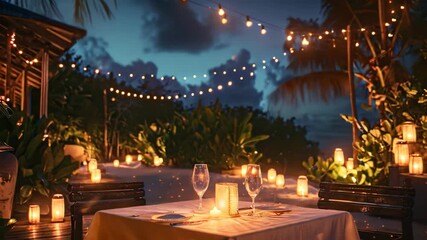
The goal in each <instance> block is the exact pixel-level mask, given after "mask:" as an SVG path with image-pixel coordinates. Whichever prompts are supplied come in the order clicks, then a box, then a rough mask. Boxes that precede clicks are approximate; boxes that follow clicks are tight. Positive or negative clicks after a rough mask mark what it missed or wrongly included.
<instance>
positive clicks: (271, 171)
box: [267, 168, 277, 183]
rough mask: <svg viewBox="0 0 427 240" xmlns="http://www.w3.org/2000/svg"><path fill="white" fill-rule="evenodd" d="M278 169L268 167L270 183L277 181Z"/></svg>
mask: <svg viewBox="0 0 427 240" xmlns="http://www.w3.org/2000/svg"><path fill="white" fill-rule="evenodd" d="M276 176H277V173H276V170H275V169H274V168H270V169H268V173H267V178H268V182H269V183H276Z"/></svg>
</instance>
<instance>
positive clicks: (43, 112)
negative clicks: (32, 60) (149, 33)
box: [40, 49, 49, 117]
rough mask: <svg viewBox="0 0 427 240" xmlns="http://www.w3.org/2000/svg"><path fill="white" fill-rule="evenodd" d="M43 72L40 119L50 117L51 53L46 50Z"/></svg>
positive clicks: (44, 52)
mask: <svg viewBox="0 0 427 240" xmlns="http://www.w3.org/2000/svg"><path fill="white" fill-rule="evenodd" d="M41 64H42V72H41V82H40V117H42V116H46V117H47V116H48V115H47V114H48V111H47V107H48V106H47V100H48V90H49V87H48V86H49V79H48V76H49V53H48V51H46V50H45V49H43V50H42V60H41Z"/></svg>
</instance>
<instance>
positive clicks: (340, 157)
mask: <svg viewBox="0 0 427 240" xmlns="http://www.w3.org/2000/svg"><path fill="white" fill-rule="evenodd" d="M334 161H335V162H336V163H338V164H341V165H343V164H344V151H343V150H342V149H341V148H335V151H334Z"/></svg>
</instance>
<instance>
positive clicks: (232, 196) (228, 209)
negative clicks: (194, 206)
mask: <svg viewBox="0 0 427 240" xmlns="http://www.w3.org/2000/svg"><path fill="white" fill-rule="evenodd" d="M215 204H216V207H217V208H218V209H219V210H220V211H221V212H222V214H224V215H226V216H237V215H239V212H238V210H239V190H238V185H237V183H217V184H215Z"/></svg>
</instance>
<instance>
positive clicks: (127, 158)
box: [125, 154, 133, 165]
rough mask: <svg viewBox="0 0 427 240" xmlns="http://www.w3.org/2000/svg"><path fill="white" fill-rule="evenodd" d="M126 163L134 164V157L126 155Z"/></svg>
mask: <svg viewBox="0 0 427 240" xmlns="http://www.w3.org/2000/svg"><path fill="white" fill-rule="evenodd" d="M125 161H126V164H127V165H129V164H131V163H132V161H133V159H132V155H130V154H126V156H125Z"/></svg>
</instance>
